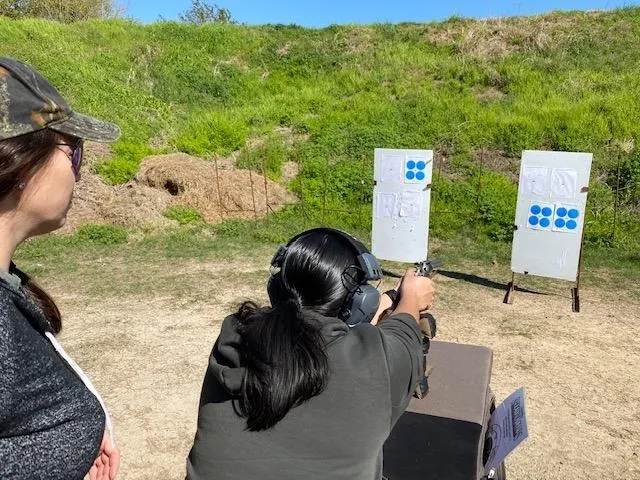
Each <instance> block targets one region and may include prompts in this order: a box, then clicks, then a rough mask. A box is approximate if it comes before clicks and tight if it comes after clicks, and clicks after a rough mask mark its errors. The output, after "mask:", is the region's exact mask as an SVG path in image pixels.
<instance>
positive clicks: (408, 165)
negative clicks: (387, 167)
mask: <svg viewBox="0 0 640 480" xmlns="http://www.w3.org/2000/svg"><path fill="white" fill-rule="evenodd" d="M407 168H408V169H409V170H413V169H414V168H416V162H414V161H413V160H409V161H408V162H407Z"/></svg>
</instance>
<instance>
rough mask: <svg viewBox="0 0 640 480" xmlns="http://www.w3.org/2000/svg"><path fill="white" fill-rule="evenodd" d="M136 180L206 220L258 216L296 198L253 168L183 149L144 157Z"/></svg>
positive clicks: (216, 220)
mask: <svg viewBox="0 0 640 480" xmlns="http://www.w3.org/2000/svg"><path fill="white" fill-rule="evenodd" d="M136 182H137V183H138V184H139V185H142V186H148V187H151V188H154V189H157V190H159V191H162V192H166V193H167V194H168V195H170V196H171V197H173V200H172V203H173V204H176V205H184V206H189V207H191V208H194V209H196V210H197V211H199V212H200V213H201V214H202V215H203V217H204V219H205V221H206V222H208V223H215V222H218V221H221V220H225V219H230V218H258V217H261V216H264V215H266V214H267V213H268V212H270V211H276V210H278V209H280V208H282V207H283V206H284V205H286V204H288V203H292V202H294V201H295V200H296V199H295V196H294V195H293V194H291V193H290V192H289V191H288V190H287V189H286V188H284V187H283V186H281V185H280V184H278V183H276V182H273V181H271V180H269V179H266V178H265V177H263V176H262V175H260V174H258V173H256V172H252V171H251V170H240V169H236V168H235V167H233V165H231V164H229V163H228V162H218V161H216V160H213V161H206V160H202V159H201V158H198V157H192V156H190V155H187V154H184V153H176V154H169V155H156V156H151V157H147V158H145V159H144V160H143V161H142V164H141V165H140V169H139V170H138V174H137V175H136Z"/></svg>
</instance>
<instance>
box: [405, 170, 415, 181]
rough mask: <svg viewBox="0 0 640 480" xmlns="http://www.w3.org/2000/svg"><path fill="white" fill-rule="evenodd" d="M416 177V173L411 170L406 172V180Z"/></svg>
mask: <svg viewBox="0 0 640 480" xmlns="http://www.w3.org/2000/svg"><path fill="white" fill-rule="evenodd" d="M414 178H416V174H415V173H413V172H407V180H413V179H414Z"/></svg>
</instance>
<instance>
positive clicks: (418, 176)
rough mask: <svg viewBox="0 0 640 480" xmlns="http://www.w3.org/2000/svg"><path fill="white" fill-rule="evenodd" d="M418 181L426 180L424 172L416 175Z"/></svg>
mask: <svg viewBox="0 0 640 480" xmlns="http://www.w3.org/2000/svg"><path fill="white" fill-rule="evenodd" d="M416 179H417V180H424V172H418V173H416Z"/></svg>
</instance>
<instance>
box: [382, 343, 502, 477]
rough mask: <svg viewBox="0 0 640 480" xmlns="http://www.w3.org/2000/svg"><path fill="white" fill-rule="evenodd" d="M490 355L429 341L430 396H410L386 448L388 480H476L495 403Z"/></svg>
mask: <svg viewBox="0 0 640 480" xmlns="http://www.w3.org/2000/svg"><path fill="white" fill-rule="evenodd" d="M492 361H493V354H492V352H491V350H489V349H488V348H485V347H478V346H475V345H460V344H455V343H446V342H435V341H434V342H431V348H430V349H429V354H428V355H427V364H428V365H430V366H433V370H432V371H431V373H430V375H429V393H427V395H426V396H425V397H424V398H422V399H421V400H418V399H416V398H413V399H412V400H411V403H410V404H409V407H408V408H407V411H406V412H405V413H404V414H403V415H402V416H401V417H400V419H399V420H398V423H397V424H396V425H395V427H394V428H393V430H392V431H391V435H390V436H389V438H388V439H387V441H386V443H385V446H384V455H383V458H384V474H383V478H385V479H388V480H478V479H480V478H481V477H482V475H483V473H484V466H483V448H484V436H485V431H486V425H484V422H485V421H486V420H487V417H488V415H489V410H490V407H491V405H492V402H493V394H492V393H491V390H490V386H489V381H490V376H491V364H492Z"/></svg>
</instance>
